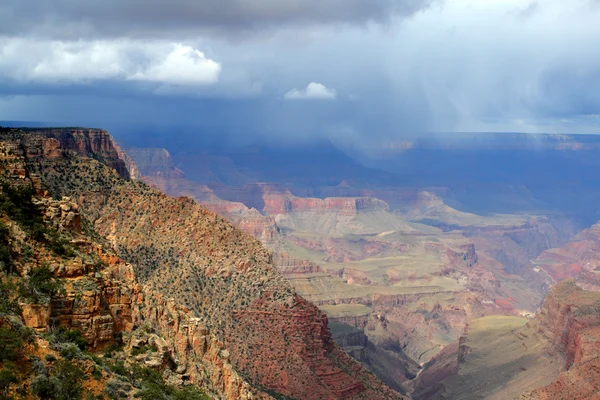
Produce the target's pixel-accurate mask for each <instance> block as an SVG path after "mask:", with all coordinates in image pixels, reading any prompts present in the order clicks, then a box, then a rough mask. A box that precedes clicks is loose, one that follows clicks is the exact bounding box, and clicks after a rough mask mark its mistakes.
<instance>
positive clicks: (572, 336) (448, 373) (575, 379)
mask: <svg viewBox="0 0 600 400" xmlns="http://www.w3.org/2000/svg"><path fill="white" fill-rule="evenodd" d="M599 305H600V293H596V292H586V291H584V290H582V289H581V288H579V287H578V286H577V285H576V284H575V281H574V280H572V279H570V280H566V281H563V282H561V283H559V284H558V285H556V286H554V287H553V288H552V290H551V292H550V294H549V295H548V297H547V299H546V301H545V302H544V306H543V307H542V309H541V310H540V312H539V314H538V315H537V316H536V317H535V319H533V320H531V321H529V322H527V320H526V319H523V318H518V317H485V318H482V319H478V320H475V321H473V322H472V323H471V324H470V326H469V328H468V329H467V330H466V332H465V334H464V335H463V336H462V337H461V339H460V340H459V341H458V342H457V343H456V344H455V345H453V346H449V347H448V348H446V349H445V350H444V351H443V352H442V353H440V354H439V355H438V356H436V357H435V358H434V359H433V360H432V361H431V362H430V363H428V365H426V367H425V369H424V371H423V373H422V374H421V375H419V377H418V378H417V379H416V380H415V382H414V383H413V387H414V392H413V398H415V399H445V398H452V399H481V398H487V399H499V400H500V399H510V398H516V397H518V396H519V393H522V392H524V391H527V393H525V394H523V395H522V396H521V398H523V399H592V398H597V397H598V393H599V390H600V365H599V360H600V358H599V354H600V334H599V333H600V330H599V329H600V307H599Z"/></svg>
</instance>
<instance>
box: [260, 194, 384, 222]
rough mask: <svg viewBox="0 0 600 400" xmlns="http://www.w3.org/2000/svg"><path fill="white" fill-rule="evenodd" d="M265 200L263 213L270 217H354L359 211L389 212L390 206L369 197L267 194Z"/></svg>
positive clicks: (264, 196)
mask: <svg viewBox="0 0 600 400" xmlns="http://www.w3.org/2000/svg"><path fill="white" fill-rule="evenodd" d="M263 200H264V208H263V211H264V212H265V213H266V214H268V215H278V214H287V213H291V212H303V211H313V212H336V213H338V214H339V215H348V216H352V215H356V214H357V213H358V212H359V211H372V210H385V211H388V210H389V206H388V205H387V203H385V202H384V201H382V200H379V199H375V198H369V197H357V198H343V197H334V198H326V199H315V198H301V197H295V196H293V195H291V194H289V193H287V194H279V193H273V194H271V193H266V194H264V195H263Z"/></svg>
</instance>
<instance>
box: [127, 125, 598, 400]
mask: <svg viewBox="0 0 600 400" xmlns="http://www.w3.org/2000/svg"><path fill="white" fill-rule="evenodd" d="M564 139H565V140H564V141H565V142H567V143H562V144H561V143H558V144H553V145H549V148H551V149H553V150H557V149H560V150H561V151H562V150H564V149H575V150H577V151H580V150H582V149H585V150H594V149H596V147H597V146H596V147H594V146H593V145H592V146H591V147H585V146H583V147H582V146H578V145H575V144H569V143H568V142H569V141H572V140H573V138H572V137H568V138H564ZM552 140H554V138H550V141H552ZM522 146H523V144H522V143H518V144H517V147H516V148H522ZM459 147H460V146H459ZM492 147H493V146H492ZM525 147H526V146H525ZM493 148H495V147H493ZM507 148H509V149H514V147H513V145H509V146H508V147H507ZM386 151H387V150H386ZM152 152H160V153H161V154H164V149H143V150H142V149H138V150H134V152H133V154H138V156H137V157H135V156H134V160H135V161H136V162H137V163H138V164H139V165H146V166H148V167H147V169H145V168H141V171H142V175H143V176H144V178H142V179H145V181H146V182H148V183H149V184H151V185H154V186H156V187H159V188H161V190H165V191H166V192H167V193H169V194H171V195H174V196H177V195H182V194H185V195H189V196H191V197H193V198H195V199H196V200H197V201H199V202H200V203H202V204H205V205H206V206H207V207H209V208H211V207H212V209H213V210H214V211H215V212H218V213H220V214H221V215H223V216H224V217H225V218H227V219H228V220H230V221H231V222H232V223H233V224H234V225H236V226H237V227H239V228H240V229H242V230H245V231H246V232H248V233H250V234H251V235H253V236H255V237H256V238H258V239H259V240H261V241H262V242H263V243H264V244H265V245H266V246H267V247H269V248H270V249H271V250H273V251H274V252H275V254H276V255H277V257H276V258H275V264H276V265H277V267H278V269H279V271H280V272H281V273H282V274H283V275H284V276H285V277H286V278H287V279H288V280H289V281H290V282H291V283H292V284H293V286H294V288H295V290H296V291H297V292H298V293H299V294H300V295H301V296H303V297H304V298H306V299H307V300H309V301H310V302H312V303H313V304H316V305H318V306H319V307H320V308H321V310H322V311H324V312H325V313H326V314H327V316H328V318H329V321H330V322H331V323H333V325H332V331H333V333H334V337H335V339H336V340H337V341H338V343H339V344H340V345H342V346H343V347H344V349H345V350H346V351H347V352H348V353H350V354H352V355H353V356H354V357H355V358H356V359H357V360H360V361H361V362H362V363H363V365H365V367H367V368H370V369H371V370H372V371H374V372H375V373H376V374H377V375H378V377H380V379H382V380H384V382H386V383H387V384H389V385H390V386H392V387H394V388H405V387H406V388H408V391H409V392H410V391H413V390H416V389H415V388H416V387H417V386H418V383H417V384H416V385H417V386H415V383H414V382H415V381H414V378H415V377H416V376H417V375H419V376H427V375H426V374H424V372H420V371H421V370H422V369H425V372H426V371H427V370H428V369H429V368H435V367H430V366H429V365H430V363H431V362H434V361H435V360H436V359H438V358H444V356H445V354H448V353H452V349H454V348H459V347H457V345H456V343H457V341H460V340H461V338H463V337H464V335H465V331H466V330H468V328H469V326H471V324H472V323H473V321H476V322H475V323H477V321H482V318H492V319H491V320H489V321H494V318H499V320H498V321H499V322H497V324H498V325H499V326H500V327H502V326H505V324H506V326H513V325H511V324H517V325H518V324H522V323H524V322H526V321H527V318H531V317H532V316H533V315H534V314H535V313H536V310H537V309H538V307H540V306H541V304H542V302H543V299H544V296H545V295H546V294H547V292H548V290H549V288H550V287H551V286H552V285H553V284H555V283H558V282H559V281H560V279H558V280H553V279H551V277H549V276H547V275H546V273H545V272H544V271H545V270H544V268H543V266H542V265H540V266H539V267H536V265H535V264H537V263H538V261H535V260H536V257H538V255H539V257H540V258H541V257H543V256H544V255H545V254H549V253H552V252H554V251H555V250H553V248H560V247H561V246H566V247H568V246H573V245H572V244H571V243H569V242H568V241H569V240H570V239H571V238H572V237H573V236H574V235H575V233H576V232H577V230H578V227H577V226H578V225H577V218H570V217H568V215H561V214H560V213H557V212H548V211H547V210H546V209H545V208H542V209H540V210H539V211H537V212H528V213H514V214H510V213H494V214H490V213H480V214H477V213H474V212H469V211H466V210H463V211H461V210H460V209H457V208H454V207H452V206H450V205H449V204H448V202H450V203H454V200H453V199H452V196H453V191H456V189H452V188H444V187H439V186H438V187H428V188H422V189H419V188H418V187H402V186H400V187H398V186H395V187H387V188H386V187H385V186H384V187H372V186H369V185H364V184H363V186H362V187H361V186H360V183H357V181H356V180H354V181H353V180H352V173H351V172H348V175H347V178H348V179H343V180H341V183H339V184H337V185H331V184H329V185H323V186H319V185H318V184H315V183H314V182H311V183H310V184H309V185H308V186H303V184H302V182H301V181H300V182H299V181H298V177H297V176H298V175H294V173H295V174H297V171H295V170H294V171H292V173H290V175H288V179H292V181H291V182H290V181H288V183H283V182H282V181H281V180H280V182H271V183H265V182H260V181H254V182H253V181H252V178H251V176H253V175H254V176H258V175H260V173H264V174H266V173H267V172H266V171H265V170H259V171H260V172H255V173H248V177H247V178H245V180H244V181H243V182H240V180H239V179H237V180H234V181H229V180H228V179H227V180H224V181H223V180H222V181H221V182H211V181H210V180H211V179H214V177H215V176H216V175H219V174H212V173H209V172H206V171H205V169H206V168H208V169H210V170H213V171H214V170H215V169H218V168H219V165H220V164H219V163H218V162H216V161H215V163H214V164H209V165H207V164H206V160H204V161H203V162H202V164H201V166H198V169H199V170H194V169H193V168H191V167H189V164H190V157H187V158H186V157H183V158H182V157H176V159H179V161H180V166H179V167H178V168H181V169H178V171H180V172H182V174H180V175H178V176H177V178H176V179H162V178H160V177H157V176H156V174H153V170H155V169H156V167H157V166H155V165H152V166H149V164H151V162H150V163H149V161H148V160H152V159H153V157H152V156H149V157H145V156H143V155H140V154H144V153H146V154H148V153H152ZM259 153H260V151H259ZM253 154H255V151H252V152H251V155H250V157H254V156H253ZM234 156H237V157H238V158H237V161H238V162H239V160H240V158H239V154H234ZM207 159H210V160H214V159H213V158H211V157H210V156H208V157H207ZM242 160H243V159H242ZM234 161H236V159H235V158H233V157H232V159H231V160H229V161H228V164H227V165H228V167H227V170H228V171H231V170H234V168H233V167H232V164H234ZM263 163H264V161H263ZM215 164H216V165H215ZM186 165H188V168H191V169H188V171H192V173H193V176H194V177H198V176H203V177H205V180H204V181H202V180H195V181H193V180H192V179H188V178H187V176H186V173H185V172H183V169H185V168H184V166H186ZM193 165H197V164H193ZM242 165H244V167H248V164H246V163H242ZM159 168H163V169H165V172H163V173H162V176H166V175H169V174H170V172H167V171H168V170H172V169H175V161H174V159H172V158H171V157H167V158H166V159H164V160H163V162H162V164H161V165H160V167H159ZM355 170H356V168H350V169H349V171H355ZM239 171H245V172H248V171H247V170H246V169H244V168H241V169H239ZM144 172H145V173H144ZM325 173H326V174H327V173H329V172H325ZM333 173H334V174H339V170H335V171H334V172H333ZM364 173H365V174H369V173H372V171H367V172H364ZM220 175H221V176H222V175H223V171H221V173H220ZM382 175H383V176H384V178H382V179H390V178H389V176H385V174H382ZM306 176H313V175H311V173H310V172H307V173H306ZM207 177H208V178H207ZM238 178H239V177H238ZM379 178H381V177H379ZM230 182H235V183H238V185H237V186H236V185H231V184H228V183H230ZM294 182H295V183H294ZM239 183H241V184H239ZM315 195H318V196H319V197H311V196H315ZM519 197H522V196H520V195H515V196H514V197H513V199H511V201H512V202H514V200H515V198H517V199H518V198H519ZM527 202H528V203H529V205H531V203H532V202H531V199H529V200H527ZM459 207H460V208H464V207H463V206H460V205H459ZM589 254H590V255H591V254H593V250H591V249H590V251H589ZM591 269H593V268H590V270H591ZM540 271H541V272H540ZM569 276H574V275H572V274H568V273H567V274H565V275H563V276H562V277H563V278H566V277H569ZM588 282H591V280H589V279H588ZM582 286H583V287H586V288H587V289H594V287H592V286H585V283H583V282H582ZM502 318H507V319H506V321H503V320H502ZM483 321H484V323H483V325H486V322H485V321H486V320H485V319H484V320H483ZM489 321H488V322H489ZM494 324H496V323H495V322H494V323H492V325H494ZM517 325H515V326H517ZM513 327H514V326H513ZM534 342H535V343H536V346H538V347H536V348H542V347H544V346H543V342H544V340H543V339H537V338H536V339H535V340H534ZM532 343H533V342H532ZM452 354H454V353H452ZM543 354H544V353H543V351H540V352H539V354H536V356H535V357H533V358H539V359H543ZM452 357H453V356H452ZM390 358H391V360H392V361H393V363H392V362H391V361H390ZM381 365H387V367H385V368H383V369H382V368H380V366H381ZM390 371H397V373H396V374H392V376H390V373H389V372H390ZM457 371H458V370H453V373H456V372H457ZM559 372H560V370H559V369H554V370H552V371H551V372H549V373H548V378H547V379H546V381H545V382H546V383H550V381H552V379H554V378H555V377H556V375H558V373H559ZM421 374H424V375H421ZM411 381H412V382H411ZM463 384H464V383H463ZM538 384H541V381H540V382H538ZM531 385H534V384H533V383H531V382H529V383H528V384H527V385H524V386H519V387H517V388H516V389H515V390H514V393H513V394H514V395H518V394H519V393H520V391H522V390H525V389H527V388H528V387H529V386H531ZM434 386H435V385H434ZM399 390H401V391H404V390H405V389H399ZM415 393H416V394H415V396H416V398H419V396H420V395H419V392H418V391H416V392H415ZM428 393H430V394H431V393H432V392H428ZM422 398H427V397H426V396H425V397H422Z"/></svg>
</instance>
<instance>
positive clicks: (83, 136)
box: [0, 129, 400, 399]
mask: <svg viewBox="0 0 600 400" xmlns="http://www.w3.org/2000/svg"><path fill="white" fill-rule="evenodd" d="M0 139H1V140H0V142H1V144H2V146H3V147H4V148H5V149H6V151H5V154H9V153H10V156H7V163H8V164H10V166H11V168H9V169H7V173H8V174H9V175H10V179H13V180H23V179H24V180H25V181H27V180H28V181H29V182H30V184H31V185H33V186H34V188H35V189H36V191H37V192H38V193H47V194H48V195H49V196H53V197H59V198H60V197H62V196H68V197H69V198H70V199H73V202H75V203H76V207H77V210H78V212H79V213H81V216H82V218H83V219H85V220H86V221H90V222H91V223H92V226H93V229H94V230H95V231H97V232H98V233H99V234H100V237H101V238H105V239H102V240H107V242H106V245H108V246H110V247H112V248H114V249H115V251H116V254H115V257H118V258H119V259H122V260H123V261H124V262H126V263H129V264H130V265H131V270H132V271H133V274H132V275H133V277H134V279H135V281H136V282H137V284H138V285H139V293H140V294H139V296H138V297H141V298H142V299H143V302H142V303H141V304H140V303H138V305H139V307H138V311H136V312H137V314H136V312H132V313H133V314H134V315H137V316H138V317H137V318H139V319H138V320H137V321H144V323H150V324H152V326H153V327H154V329H156V331H157V332H158V333H159V334H160V335H161V336H163V337H165V338H166V339H165V340H166V342H167V345H168V346H169V348H170V349H171V351H172V354H173V359H174V360H175V361H176V365H177V366H178V369H181V370H185V371H194V372H190V375H189V378H188V379H191V381H193V382H197V383H198V384H200V385H202V386H203V387H205V388H206V389H207V390H209V391H210V392H212V393H215V394H217V395H218V396H220V397H226V398H232V399H235V398H239V399H245V398H263V397H264V398H268V397H269V396H271V395H272V396H288V397H291V398H303V399H336V398H369V399H377V398H381V399H388V398H399V397H400V395H399V394H397V393H395V392H393V391H392V390H390V389H389V388H387V387H386V386H385V385H383V384H382V383H381V382H379V381H378V380H377V379H376V378H375V377H374V376H373V375H371V374H370V373H368V372H366V371H365V370H363V369H362V367H361V366H360V364H358V363H357V362H355V361H353V360H352V359H351V358H350V357H349V356H348V355H346V354H345V353H344V352H343V351H342V350H341V349H340V348H338V347H337V345H336V344H335V343H334V341H333V340H332V338H331V334H330V331H329V329H328V327H327V318H326V317H325V315H324V314H322V313H321V312H320V311H319V310H318V309H317V308H316V307H315V306H313V305H311V304H309V303H308V302H307V301H305V300H304V299H302V298H301V297H299V296H298V295H297V294H296V293H295V292H294V290H293V289H292V287H291V286H290V284H289V283H288V282H287V281H286V280H285V279H284V278H283V277H282V276H280V275H279V273H278V272H277V270H276V268H275V267H274V266H273V262H272V258H271V254H270V253H269V252H268V251H267V250H265V249H264V248H263V247H262V245H261V244H260V243H259V242H258V241H256V240H254V239H252V238H251V237H250V236H248V235H246V234H244V233H242V232H241V231H239V230H237V229H235V228H233V227H232V226H231V225H230V224H229V223H228V222H226V221H225V220H224V219H222V218H221V217H218V216H216V215H215V214H213V213H211V212H209V211H208V210H206V209H204V208H202V207H200V206H199V205H197V204H195V203H194V201H192V200H190V199H188V198H178V199H174V198H170V197H168V196H166V195H164V194H162V193H160V192H158V191H157V190H154V189H151V188H149V187H148V186H146V185H145V184H143V183H142V182H139V181H132V180H129V179H128V178H129V176H130V173H129V171H128V170H127V168H126V163H125V162H124V161H123V160H122V159H120V158H119V157H118V151H117V149H116V146H115V145H114V144H113V143H112V140H111V139H110V136H109V135H108V134H107V133H106V132H104V131H99V130H82V129H81V130H79V129H78V130H71V129H65V130H58V129H52V130H32V131H29V132H22V131H9V132H4V133H3V134H2V137H1V138H0ZM12 167H15V168H12ZM15 171H16V172H17V174H16V175H15V174H14V172H15ZM59 208H60V206H59ZM67 215H68V213H67ZM110 288H111V287H110V286H107V287H104V286H102V287H100V288H99V289H98V290H99V291H100V292H101V293H107V296H108V294H109V293H113V294H114V295H113V297H114V299H115V300H114V303H110V302H108V309H110V308H111V305H113V306H114V307H113V308H115V309H116V308H117V307H116V306H119V307H122V308H124V309H125V310H126V309H127V307H128V306H127V303H123V302H122V300H121V298H122V297H123V296H121V293H120V292H119V293H114V292H115V290H113V289H110ZM111 290H112V291H111ZM133 297H135V296H133ZM78 301H80V300H78ZM81 301H83V302H85V303H86V304H88V303H89V304H95V303H97V302H99V303H100V304H101V306H102V307H105V304H104V302H102V301H99V300H97V298H96V297H93V296H92V297H86V298H85V299H84V300H81ZM77 304H79V303H77ZM62 305H63V306H64V307H63V308H58V309H59V310H64V316H65V317H64V318H66V319H69V318H70V319H71V320H75V319H76V318H74V317H72V316H71V315H78V314H77V312H76V309H77V307H76V305H75V301H73V305H71V302H70V301H67V302H65V303H64V304H62ZM90 309H91V310H92V314H93V312H95V311H94V310H95V309H94V308H93V307H91V308H90ZM32 313H33V314H35V312H33V311H32ZM122 314H125V315H127V314H128V313H127V312H122ZM91 318H92V326H96V325H98V326H100V325H102V324H103V323H104V322H106V324H108V321H99V322H98V324H96V325H94V323H95V322H94V320H93V317H91ZM132 318H135V317H134V316H133V315H132ZM88 319H89V318H88ZM32 320H33V318H32ZM134 320H135V319H134ZM126 321H127V319H126ZM106 324H105V325H106ZM71 325H72V326H74V324H73V323H71ZM80 325H81V324H80ZM113 325H114V326H119V327H120V326H121V325H123V324H121V325H119V322H118V321H117V323H113ZM102 326H104V325H102ZM94 337H95V336H94ZM94 340H97V341H98V343H99V344H100V343H101V342H102V340H100V339H94ZM179 367H181V368H179ZM257 396H258V397H257Z"/></svg>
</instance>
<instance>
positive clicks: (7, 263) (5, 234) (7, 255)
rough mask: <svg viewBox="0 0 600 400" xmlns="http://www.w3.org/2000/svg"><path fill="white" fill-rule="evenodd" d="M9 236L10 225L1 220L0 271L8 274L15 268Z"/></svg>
mask: <svg viewBox="0 0 600 400" xmlns="http://www.w3.org/2000/svg"><path fill="white" fill-rule="evenodd" d="M9 237H10V232H9V230H8V227H7V226H6V225H5V224H4V223H3V222H1V221H0V272H4V273H6V274H11V273H12V272H13V268H14V262H13V259H12V255H11V249H10V244H9V243H8V238H9Z"/></svg>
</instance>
